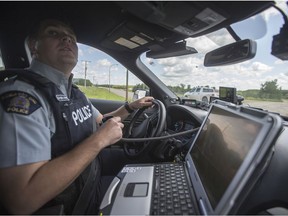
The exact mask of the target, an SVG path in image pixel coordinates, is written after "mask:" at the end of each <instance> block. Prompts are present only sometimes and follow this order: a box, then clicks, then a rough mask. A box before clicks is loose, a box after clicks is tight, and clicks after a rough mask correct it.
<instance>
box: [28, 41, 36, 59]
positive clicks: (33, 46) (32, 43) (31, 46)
mask: <svg viewBox="0 0 288 216" xmlns="http://www.w3.org/2000/svg"><path fill="white" fill-rule="evenodd" d="M28 47H29V50H30V53H31V56H32V57H33V56H35V55H36V53H37V40H36V39H32V38H28Z"/></svg>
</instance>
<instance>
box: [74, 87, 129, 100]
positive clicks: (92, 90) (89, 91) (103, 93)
mask: <svg viewBox="0 0 288 216" xmlns="http://www.w3.org/2000/svg"><path fill="white" fill-rule="evenodd" d="M78 87H79V89H80V90H81V91H82V92H83V93H84V94H85V95H86V97H88V98H96V99H106V100H118V101H125V98H124V97H121V96H119V95H116V94H114V93H112V92H109V91H108V90H107V89H105V88H98V87H95V86H87V87H86V88H85V87H84V86H78Z"/></svg>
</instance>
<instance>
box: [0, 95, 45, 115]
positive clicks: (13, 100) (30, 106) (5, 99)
mask: <svg viewBox="0 0 288 216" xmlns="http://www.w3.org/2000/svg"><path fill="white" fill-rule="evenodd" d="M0 102H1V104H2V106H3V109H4V110H5V111H6V112H8V113H18V114H22V115H30V114H31V113H33V112H34V111H35V110H37V109H39V108H40V107H41V104H40V103H39V101H38V100H37V99H36V98H35V97H33V96H32V95H30V94H28V93H26V92H21V91H9V92H5V93H3V94H2V95H0Z"/></svg>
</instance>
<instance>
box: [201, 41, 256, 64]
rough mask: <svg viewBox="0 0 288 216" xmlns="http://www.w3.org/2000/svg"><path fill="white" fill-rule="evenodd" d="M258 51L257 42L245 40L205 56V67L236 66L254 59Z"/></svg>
mask: <svg viewBox="0 0 288 216" xmlns="http://www.w3.org/2000/svg"><path fill="white" fill-rule="evenodd" d="M256 50H257V44H256V42H255V41H253V40H250V39H245V40H241V41H237V42H235V43H232V44H228V45H226V46H224V47H220V48H218V49H216V50H213V51H211V52H209V53H207V54H206V55H205V59H204V66H206V67H211V66H221V65H229V64H235V63H239V62H243V61H246V60H249V59H252V58H254V56H255V54H256Z"/></svg>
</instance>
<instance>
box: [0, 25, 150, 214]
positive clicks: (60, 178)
mask: <svg viewBox="0 0 288 216" xmlns="http://www.w3.org/2000/svg"><path fill="white" fill-rule="evenodd" d="M28 44H29V49H30V52H31V55H32V62H31V66H30V68H29V69H28V70H22V71H21V72H19V73H17V75H16V76H13V77H12V78H9V79H8V80H6V81H5V82H1V83H0V102H1V105H0V128H1V130H0V194H1V196H0V197H1V198H0V199H1V200H0V201H1V204H2V206H3V207H4V208H5V210H6V211H7V212H9V213H14V214H31V213H33V212H35V211H36V210H37V209H39V208H41V207H42V206H43V205H45V204H47V203H49V202H51V200H53V199H54V198H55V197H57V196H59V195H61V194H62V193H64V192H65V191H66V190H67V189H68V188H69V187H70V186H71V185H73V184H74V183H75V182H76V180H77V179H79V176H81V173H82V172H83V171H84V170H85V169H86V168H87V167H88V166H89V164H91V162H92V161H93V160H95V158H97V156H99V155H98V154H99V153H100V151H101V150H102V149H104V148H105V147H107V146H109V145H111V144H114V143H116V142H117V141H119V140H120V139H121V137H122V128H123V124H122V123H121V120H123V119H125V118H126V117H127V116H128V115H129V112H131V111H133V110H136V109H139V108H141V107H143V106H151V105H152V102H151V101H152V100H153V98H152V97H144V98H142V99H139V100H137V101H134V102H132V103H130V104H127V103H126V104H125V106H122V107H120V108H119V109H117V110H115V111H113V112H111V113H108V114H105V115H102V114H101V113H100V112H99V111H98V110H97V109H96V108H94V107H93V106H92V105H91V103H90V102H89V100H88V99H87V98H86V97H85V96H84V94H82V93H81V92H80V91H79V90H78V88H77V87H75V86H74V85H72V78H73V74H72V73H71V71H72V69H73V68H74V67H75V65H76V63H77V58H78V47H77V44H76V36H75V34H74V32H73V30H72V29H71V28H70V27H69V26H68V25H66V24H65V23H62V22H60V21H56V20H45V21H44V22H42V23H41V24H40V25H39V26H38V28H37V29H35V31H34V32H32V33H31V35H30V37H29V42H28ZM27 74H28V76H27ZM29 77H30V78H29ZM105 116H114V117H113V118H110V119H109V120H107V121H106V122H105V124H103V125H102V126H99V123H101V121H102V118H103V117H105ZM111 160H113V159H111ZM78 183H79V182H78ZM75 188H76V189H77V187H75ZM72 191H73V190H72ZM75 191H76V192H77V193H76V194H77V195H79V192H81V191H79V188H78V191H77V190H74V192H75ZM68 197H70V195H69V196H68ZM93 199H95V198H93ZM64 201H65V199H64ZM70 201H71V200H68V204H69V202H70ZM68 204H67V206H68V209H69V205H68ZM73 204H75V200H74V203H73ZM70 205H71V202H70ZM98 205H99V200H98ZM65 207H66V206H65ZM68 213H71V209H70V210H68Z"/></svg>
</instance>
